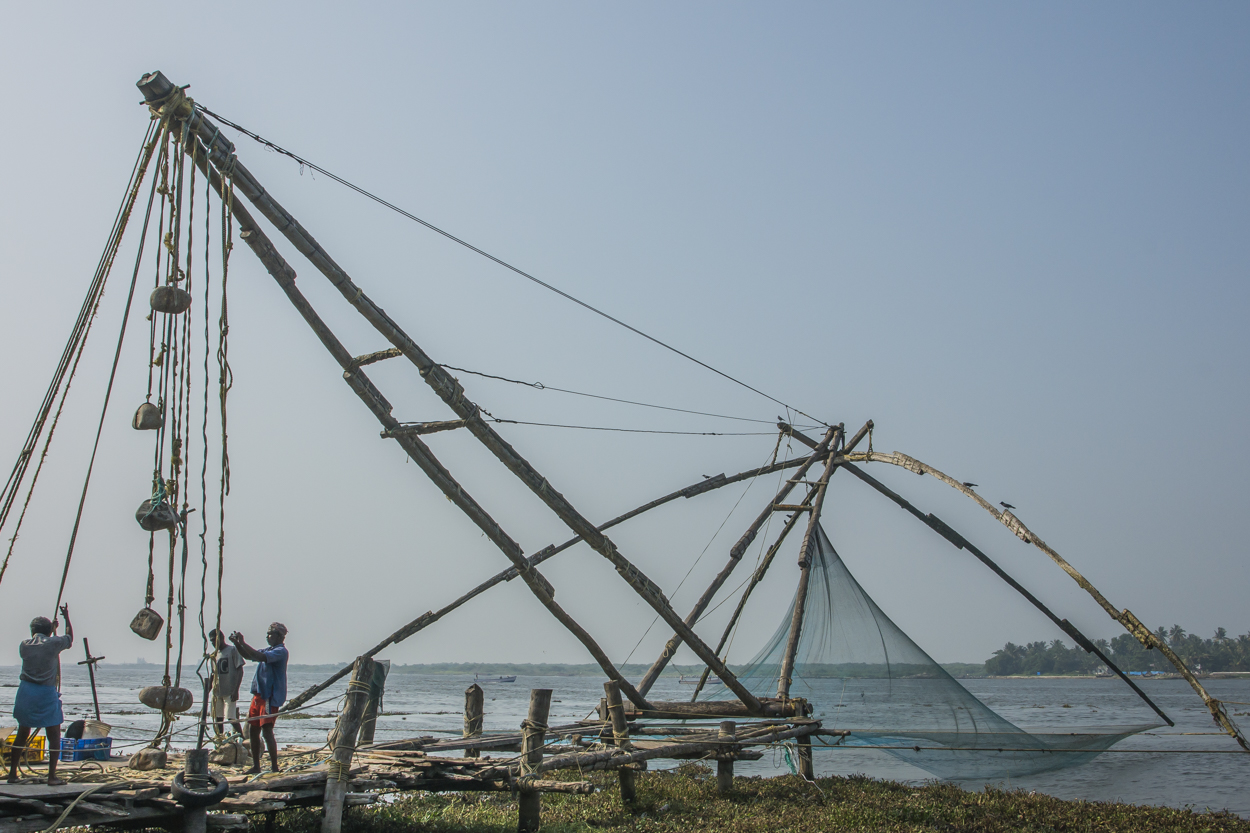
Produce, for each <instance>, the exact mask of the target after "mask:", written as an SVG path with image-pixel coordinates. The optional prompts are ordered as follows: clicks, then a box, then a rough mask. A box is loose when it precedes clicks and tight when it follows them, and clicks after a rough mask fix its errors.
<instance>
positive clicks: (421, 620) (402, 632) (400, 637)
mask: <svg viewBox="0 0 1250 833" xmlns="http://www.w3.org/2000/svg"><path fill="white" fill-rule="evenodd" d="M379 395H380V394H379ZM826 456H827V455H826ZM823 459H824V458H823V457H821V456H820V455H812V456H810V457H799V458H796V459H794V460H784V461H782V462H780V463H773V464H770V465H767V466H761V467H759V468H754V469H748V470H746V471H743V472H739V473H738V474H735V475H731V476H729V477H726V478H723V479H722V480H720V481H719V482H716V483H713V481H715V480H716V478H711V479H709V480H703V481H700V482H699V483H695V484H693V485H691V486H687V487H686V488H684V489H678V490H677V491H675V492H670V493H668V494H667V495H664V496H663V497H659V498H656V499H655V500H652V501H650V502H649V503H644V504H642V505H641V506H637V507H635V508H633V509H631V510H629V511H628V512H626V513H624V514H622V515H618V516H616V517H615V518H613V519H612V520H610V521H608V522H607V523H605V524H603V525H602V526H600V527H599V529H600V530H601V531H602V530H607V529H611V528H612V527H614V526H616V525H618V524H622V523H624V522H625V521H628V520H631V519H633V518H636V517H638V516H639V515H641V514H643V513H644V512H649V511H650V510H652V509H655V508H657V507H659V506H663V505H664V504H666V503H670V502H671V501H674V500H676V499H677V498H680V497H686V498H689V497H693V496H694V495H696V494H704V493H706V492H708V491H711V490H712V489H718V488H720V487H721V486H727V485H729V484H731V483H740V482H742V481H743V480H750V479H751V478H753V477H762V476H763V475H766V474H775V473H776V472H779V471H783V470H785V469H789V468H794V467H795V466H802V465H804V464H810V463H811V462H819V461H820V460H823ZM709 483H713V485H712V486H710V487H709V486H708V485H707V484H709ZM696 490H697V491H696ZM581 540H582V539H581V537H580V536H576V537H573V538H570V539H569V540H567V541H565V542H564V543H562V544H559V545H557V546H548V547H544V548H543V549H541V550H539V551H538V552H536V553H535V554H534V555H531V556H529V558H527V559H526V563H527V564H528V565H529V566H530V567H537V566H538V565H539V564H542V563H543V562H544V561H546V560H547V559H549V558H551V557H553V556H555V555H558V554H560V553H562V552H564V551H565V550H567V549H569V548H570V547H572V546H574V545H575V544H577V543H579V542H580V541H581ZM517 575H518V573H517V568H516V567H509V568H508V569H506V570H503V571H502V572H499V573H496V574H495V575H494V576H491V577H490V578H488V579H487V580H486V581H484V582H482V583H481V584H479V585H478V586H476V587H474V588H473V589H472V590H470V591H469V592H467V593H465V594H464V595H462V596H461V597H460V598H458V599H456V600H455V601H453V602H451V603H450V604H448V605H446V606H445V607H442V608H440V609H439V610H437V611H427V612H426V613H423V614H421V615H420V616H418V617H417V618H416V619H413V620H412V621H411V622H409V623H408V624H406V625H404V626H403V627H402V628H400V629H399V630H397V631H395V632H394V633H393V634H391V635H390V636H388V637H387V638H386V639H384V640H382V641H381V642H379V643H378V644H377V645H375V646H373V647H372V648H370V649H369V650H368V651H366V652H365V653H364V656H367V657H372V656H376V655H377V654H379V653H381V652H382V651H383V650H385V649H386V648H388V647H389V646H391V645H394V644H396V643H398V642H403V641H404V640H405V639H407V638H408V637H410V636H412V635H414V634H416V633H419V632H421V631H422V630H424V629H425V628H428V627H429V626H430V625H432V624H434V623H435V622H437V621H438V620H440V619H442V618H443V617H444V616H446V615H447V614H449V613H451V612H452V611H454V610H456V609H457V608H459V607H461V606H462V605H464V604H465V603H467V602H469V601H472V600H473V599H475V598H477V597H478V596H480V595H482V594H483V593H485V592H486V591H487V590H489V589H491V588H492V587H495V586H497V585H499V584H502V583H503V582H506V581H512V580H513V579H514V578H516V577H517ZM717 650H718V652H719V649H717ZM351 670H352V666H351V665H350V664H349V665H345V666H343V667H342V668H340V669H339V670H338V671H336V672H335V673H334V674H332V675H330V677H329V678H328V679H326V680H325V681H323V682H321V683H318V684H317V685H315V686H311V687H309V688H307V689H305V690H304V691H302V692H301V693H300V694H298V695H297V696H295V697H292V698H291V699H290V700H288V701H287V703H286V705H284V706H283V707H282V711H284V712H288V711H294V710H296V709H298V708H300V707H301V706H303V705H304V704H305V703H307V702H308V701H309V700H311V699H312V698H314V697H316V696H317V695H318V694H320V693H321V692H323V691H325V690H326V689H327V688H329V687H330V686H332V685H334V684H335V683H337V682H338V681H339V680H341V679H343V677H345V676H347V675H348V674H349V673H351Z"/></svg>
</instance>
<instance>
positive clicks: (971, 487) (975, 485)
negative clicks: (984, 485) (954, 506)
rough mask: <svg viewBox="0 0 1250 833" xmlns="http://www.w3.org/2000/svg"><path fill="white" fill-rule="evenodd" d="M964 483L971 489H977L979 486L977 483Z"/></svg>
mask: <svg viewBox="0 0 1250 833" xmlns="http://www.w3.org/2000/svg"><path fill="white" fill-rule="evenodd" d="M964 485H965V486H967V487H968V488H969V489H975V488H976V487H977V484H976V483H965V484H964Z"/></svg>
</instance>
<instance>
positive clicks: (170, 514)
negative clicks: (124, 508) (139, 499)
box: [135, 498, 178, 532]
mask: <svg viewBox="0 0 1250 833" xmlns="http://www.w3.org/2000/svg"><path fill="white" fill-rule="evenodd" d="M135 520H136V521H138V522H139V526H141V527H143V528H144V529H145V530H147V531H148V532H156V531H157V530H161V529H173V528H175V527H176V526H178V513H177V512H175V511H174V510H173V507H172V506H170V505H169V504H168V503H166V502H165V501H164V500H159V501H153V500H152V498H148V499H147V500H145V501H144V502H143V503H140V504H139V508H138V509H136V510H135Z"/></svg>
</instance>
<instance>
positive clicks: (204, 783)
mask: <svg viewBox="0 0 1250 833" xmlns="http://www.w3.org/2000/svg"><path fill="white" fill-rule="evenodd" d="M53 754H55V753H53ZM182 772H183V775H182V779H183V783H184V784H186V785H187V787H188V788H191V789H206V788H207V787H208V785H209V780H208V750H207V749H191V750H188V751H187V757H186V760H185V762H184V763H183V768H182ZM207 829H208V810H206V809H205V808H203V807H195V808H190V809H186V810H183V811H182V830H183V833H205V830H207Z"/></svg>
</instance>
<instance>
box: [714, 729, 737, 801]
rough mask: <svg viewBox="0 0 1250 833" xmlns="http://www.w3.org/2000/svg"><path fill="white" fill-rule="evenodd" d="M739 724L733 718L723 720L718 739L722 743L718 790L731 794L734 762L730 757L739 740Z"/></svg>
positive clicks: (718, 763) (717, 764) (718, 769)
mask: <svg viewBox="0 0 1250 833" xmlns="http://www.w3.org/2000/svg"><path fill="white" fill-rule="evenodd" d="M737 729H738V727H737V725H736V724H735V723H734V722H733V721H732V720H724V721H721V724H720V732H719V733H718V734H717V740H719V741H720V742H721V744H722V746H721V747H720V749H719V750H718V751H719V754H718V755H717V758H716V791H717V792H718V793H720V794H721V795H729V793H730V792H731V791H733V788H734V762H733V758H732V757H730V753H731V752H733V750H734V747H735V746H736V742H737Z"/></svg>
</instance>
